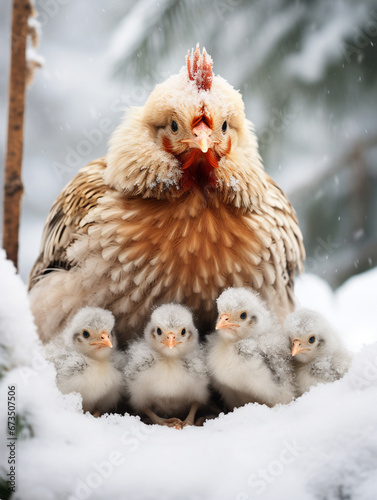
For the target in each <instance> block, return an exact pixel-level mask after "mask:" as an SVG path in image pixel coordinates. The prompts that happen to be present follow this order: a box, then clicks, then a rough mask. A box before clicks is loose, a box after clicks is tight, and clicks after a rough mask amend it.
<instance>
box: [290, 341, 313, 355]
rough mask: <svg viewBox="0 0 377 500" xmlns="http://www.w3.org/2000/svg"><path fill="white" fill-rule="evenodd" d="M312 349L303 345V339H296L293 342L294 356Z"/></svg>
mask: <svg viewBox="0 0 377 500" xmlns="http://www.w3.org/2000/svg"><path fill="white" fill-rule="evenodd" d="M305 351H310V349H309V348H308V347H302V345H301V340H299V339H295V340H294V341H293V342H292V356H296V354H300V352H305Z"/></svg>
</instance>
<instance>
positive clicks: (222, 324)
mask: <svg viewBox="0 0 377 500" xmlns="http://www.w3.org/2000/svg"><path fill="white" fill-rule="evenodd" d="M229 320H230V316H229V314H221V316H220V319H219V321H218V322H217V325H216V330H223V329H226V328H233V327H234V328H238V327H239V326H240V325H238V324H237V323H231V322H230V321H229Z"/></svg>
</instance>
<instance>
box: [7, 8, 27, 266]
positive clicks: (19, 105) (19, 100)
mask: <svg viewBox="0 0 377 500" xmlns="http://www.w3.org/2000/svg"><path fill="white" fill-rule="evenodd" d="M31 11H32V8H31V5H30V2H29V0H13V10H12V42H11V45H12V47H11V51H12V52H11V70H10V80H9V110H8V141H7V153H6V160H5V178H4V215H3V247H4V249H5V251H6V254H7V258H8V259H10V260H12V261H13V263H14V265H15V266H16V267H17V257H18V230H19V225H20V211H21V198H22V193H23V185H22V180H21V167H22V147H23V121H24V105H25V88H26V83H25V80H26V37H27V33H28V24H27V23H28V18H29V16H30V14H31Z"/></svg>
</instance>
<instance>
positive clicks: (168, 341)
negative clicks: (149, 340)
mask: <svg viewBox="0 0 377 500" xmlns="http://www.w3.org/2000/svg"><path fill="white" fill-rule="evenodd" d="M161 344H165V345H167V346H168V347H169V349H173V347H175V346H176V345H178V344H182V342H177V341H176V339H175V333H173V332H169V333H167V334H166V337H165V338H164V340H161Z"/></svg>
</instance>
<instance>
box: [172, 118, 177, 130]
mask: <svg viewBox="0 0 377 500" xmlns="http://www.w3.org/2000/svg"><path fill="white" fill-rule="evenodd" d="M171 129H172V131H173V132H177V131H178V125H177V122H176V121H175V120H173V121H172V122H171Z"/></svg>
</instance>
